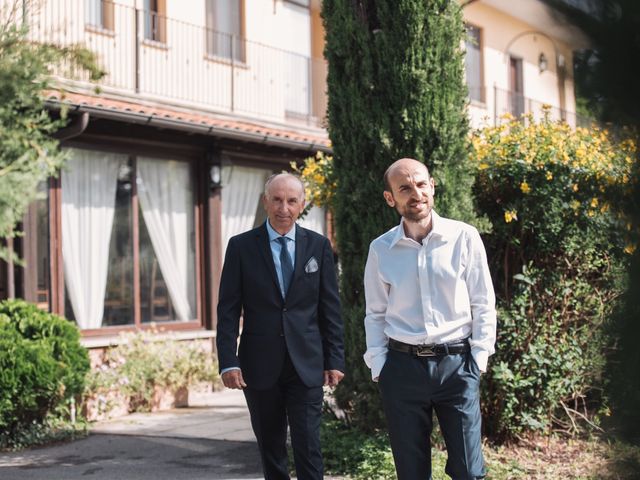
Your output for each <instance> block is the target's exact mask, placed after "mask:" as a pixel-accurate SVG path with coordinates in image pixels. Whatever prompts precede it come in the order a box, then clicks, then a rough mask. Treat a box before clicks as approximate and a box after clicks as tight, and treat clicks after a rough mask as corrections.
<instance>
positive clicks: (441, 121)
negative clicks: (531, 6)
mask: <svg viewBox="0 0 640 480" xmlns="http://www.w3.org/2000/svg"><path fill="white" fill-rule="evenodd" d="M322 15H323V19H324V26H325V29H326V33H327V34H326V48H325V57H326V58H327V60H328V64H329V73H328V94H329V106H328V120H329V136H330V138H331V141H332V144H333V154H334V165H333V167H334V174H335V177H334V178H335V179H337V190H336V194H335V209H334V211H335V225H336V236H337V242H338V250H339V256H340V264H341V294H342V301H343V316H344V319H345V349H346V355H347V372H346V373H347V375H346V377H345V379H344V380H343V382H342V383H341V384H340V385H339V387H338V389H337V391H336V398H337V400H338V402H339V404H340V406H341V407H343V408H345V409H347V410H348V411H350V412H351V413H352V419H354V420H355V421H356V422H357V423H358V424H359V425H360V426H362V427H364V428H375V427H378V426H381V425H383V420H382V409H381V406H380V401H379V395H378V392H377V389H376V388H375V384H374V383H372V381H371V377H370V373H369V370H368V369H367V368H366V366H365V365H364V362H363V360H362V355H363V353H364V350H365V338H364V327H363V318H364V294H363V286H362V277H363V271H364V264H365V261H366V257H367V252H368V246H369V243H370V242H371V240H373V239H374V238H375V237H377V236H378V235H381V234H382V233H384V232H385V231H386V230H388V229H389V228H390V227H392V226H394V225H396V224H397V222H398V220H399V218H398V216H397V214H396V213H395V212H394V211H393V210H392V209H390V208H389V207H388V206H387V205H386V204H385V202H384V200H383V197H382V189H383V184H382V177H383V174H384V171H385V170H386V168H387V167H388V166H389V165H390V164H391V162H393V161H394V160H397V159H399V158H401V157H413V158H415V159H418V160H420V161H422V162H425V163H426V164H427V165H428V166H429V168H430V169H431V171H432V173H433V176H434V177H435V179H436V184H437V190H436V191H437V197H436V208H437V209H438V211H439V212H440V213H442V214H444V215H447V216H453V217H456V218H459V219H464V220H469V219H470V216H471V215H473V208H472V202H471V195H470V192H471V184H472V182H473V178H472V175H471V174H470V173H469V171H468V169H467V161H468V159H467V155H466V154H467V151H468V149H467V131H468V121H467V117H466V115H465V103H466V90H465V86H464V81H463V77H464V66H463V52H462V50H461V48H460V46H461V44H462V43H463V40H464V34H465V33H464V26H463V23H462V17H461V12H460V8H459V6H458V3H457V2H456V1H453V0H376V1H375V2H373V1H361V2H351V1H345V0H325V1H324V2H323V11H322Z"/></svg>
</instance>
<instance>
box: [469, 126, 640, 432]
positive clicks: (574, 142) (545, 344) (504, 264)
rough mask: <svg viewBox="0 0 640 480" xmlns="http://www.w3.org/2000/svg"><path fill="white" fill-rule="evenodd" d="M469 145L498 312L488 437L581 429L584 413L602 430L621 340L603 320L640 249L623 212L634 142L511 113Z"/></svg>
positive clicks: (487, 400)
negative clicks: (612, 360) (611, 365)
mask: <svg viewBox="0 0 640 480" xmlns="http://www.w3.org/2000/svg"><path fill="white" fill-rule="evenodd" d="M471 143H472V145H473V149H472V153H471V160H472V164H474V165H475V168H476V175H475V176H476V181H475V184H474V195H475V199H476V203H477V206H478V208H479V210H480V213H481V214H483V215H484V216H486V217H487V218H488V220H489V221H490V223H491V231H490V232H489V233H487V234H486V235H485V237H484V240H485V244H486V247H487V251H488V256H489V260H490V265H491V268H492V274H493V281H494V284H495V286H496V296H497V300H498V311H499V313H498V315H499V324H498V339H497V347H496V355H495V356H494V357H493V358H492V366H491V368H490V370H489V373H488V374H487V376H486V380H485V382H484V385H483V388H484V390H483V398H484V401H483V409H484V412H483V413H484V419H485V427H486V429H487V433H488V434H489V435H490V436H492V437H493V438H495V439H500V438H502V439H509V438H516V437H518V436H519V435H521V434H523V433H526V432H528V431H534V430H542V431H548V430H550V429H560V430H563V431H566V432H570V433H575V430H576V428H577V425H579V424H580V422H581V421H582V420H584V419H585V412H588V415H587V416H586V418H588V420H589V422H591V424H594V423H597V411H598V408H602V405H603V403H602V399H601V398H599V397H598V395H599V392H600V391H601V387H602V378H603V372H604V365H605V359H606V357H605V355H606V352H608V351H610V350H611V348H610V347H611V343H612V341H611V338H610V337H609V336H608V335H609V334H610V331H609V330H608V329H607V328H603V325H605V324H606V321H607V319H608V318H609V316H610V315H611V312H612V310H613V308H614V306H615V301H616V299H617V298H618V296H619V294H620V292H621V291H622V278H623V276H622V274H621V272H622V265H623V264H624V262H625V261H627V260H628V258H629V255H627V254H628V253H630V252H632V251H633V248H634V245H633V242H632V241H631V239H632V235H631V234H632V233H633V232H632V227H631V224H630V223H629V221H628V220H627V218H626V217H625V214H624V213H623V212H624V205H625V202H628V200H629V196H630V194H631V189H632V182H633V181H634V176H633V175H632V174H631V172H632V168H633V163H634V160H633V159H635V158H636V154H637V152H636V148H637V147H636V143H635V141H634V140H631V139H627V140H623V141H620V140H618V139H616V138H614V137H613V136H612V135H611V134H610V133H609V132H607V131H606V130H603V129H600V128H596V127H593V128H589V129H587V128H576V129H574V128H572V127H571V126H569V125H567V124H565V123H560V122H552V121H551V120H549V118H548V116H545V118H543V119H542V120H541V121H540V122H535V121H534V120H533V118H531V117H524V118H522V119H519V120H517V119H513V118H512V119H510V120H509V121H507V122H506V123H504V124H502V125H500V126H496V127H488V128H485V129H482V130H478V131H476V132H474V133H473V135H472V138H471ZM625 252H626V253H625ZM578 412H580V413H578ZM583 425H584V422H583Z"/></svg>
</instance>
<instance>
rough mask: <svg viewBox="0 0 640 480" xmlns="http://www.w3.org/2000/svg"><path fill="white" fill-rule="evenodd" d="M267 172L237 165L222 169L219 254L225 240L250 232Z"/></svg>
mask: <svg viewBox="0 0 640 480" xmlns="http://www.w3.org/2000/svg"><path fill="white" fill-rule="evenodd" d="M269 175H271V171H270V170H264V169H262V168H252V167H240V166H238V165H234V166H225V167H223V168H222V185H223V186H224V187H223V188H222V250H223V251H222V253H223V258H224V252H226V250H227V244H228V243H229V239H230V238H231V237H233V236H234V235H237V234H239V233H242V232H246V231H247V230H249V229H251V228H253V223H254V222H255V219H256V211H257V209H258V208H259V203H260V198H261V197H262V193H263V191H264V183H265V182H266V181H267V178H269Z"/></svg>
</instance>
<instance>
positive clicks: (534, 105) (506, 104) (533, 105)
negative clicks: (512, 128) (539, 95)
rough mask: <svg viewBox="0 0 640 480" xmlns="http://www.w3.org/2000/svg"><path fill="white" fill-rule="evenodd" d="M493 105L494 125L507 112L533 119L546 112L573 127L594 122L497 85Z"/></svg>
mask: <svg viewBox="0 0 640 480" xmlns="http://www.w3.org/2000/svg"><path fill="white" fill-rule="evenodd" d="M493 105H494V124H496V125H497V124H500V123H501V122H503V121H504V115H505V114H507V113H508V114H511V115H513V116H514V117H515V118H520V117H522V116H523V115H524V116H531V117H532V118H533V120H535V121H539V120H541V119H542V118H543V116H544V115H545V114H546V115H548V116H549V119H550V120H552V121H558V120H562V121H564V122H566V123H568V124H569V125H571V126H573V127H588V126H591V125H592V124H593V122H594V120H593V119H592V118H588V117H584V116H582V115H579V114H577V113H575V112H571V111H569V110H566V109H562V108H560V107H557V106H553V105H550V104H548V103H545V102H540V101H538V100H534V99H532V98H527V97H525V96H524V95H522V94H519V93H516V92H512V91H509V90H503V89H500V88H497V87H494V88H493ZM543 107H544V109H543ZM545 112H546V113H545Z"/></svg>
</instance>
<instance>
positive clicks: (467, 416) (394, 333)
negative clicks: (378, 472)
mask: <svg viewBox="0 0 640 480" xmlns="http://www.w3.org/2000/svg"><path fill="white" fill-rule="evenodd" d="M384 182H385V191H384V198H385V200H386V202H387V204H388V205H389V206H390V207H393V208H395V209H396V210H397V211H398V213H399V214H400V215H401V216H402V219H401V221H400V224H399V225H398V226H396V227H394V228H392V229H391V230H389V231H388V232H387V233H385V234H383V235H381V236H380V237H378V238H376V239H375V240H374V241H373V242H371V246H370V248H369V256H368V259H367V265H366V268H365V278H364V284H365V298H366V317H365V330H366V337H367V351H366V352H365V355H364V359H365V362H366V363H367V365H368V366H369V368H371V376H372V379H373V380H374V381H376V382H378V385H379V389H380V394H381V397H382V402H383V405H384V410H385V415H386V417H387V423H388V426H389V436H390V439H391V448H392V450H393V457H394V461H395V465H396V472H397V474H398V479H399V480H416V479H430V478H431V445H430V440H429V438H430V434H431V430H432V427H433V420H432V412H433V410H435V412H436V415H437V416H438V422H439V424H440V429H441V431H442V434H443V437H444V440H445V443H446V446H447V453H448V460H447V467H446V473H447V474H448V475H449V476H451V478H453V479H454V480H462V479H464V480H467V479H476V478H483V477H484V476H485V469H484V461H483V457H482V448H481V428H480V427H481V426H480V422H481V418H480V399H479V385H480V375H481V373H482V372H484V371H485V370H486V368H487V360H488V358H489V356H490V355H491V354H492V353H493V352H494V343H495V338H496V311H495V295H494V292H493V285H492V282H491V276H490V274H489V267H488V265H487V257H486V253H485V249H484V245H483V244H482V240H481V239H480V235H479V233H478V231H477V230H476V229H475V228H474V227H472V226H470V225H467V224H465V223H462V222H458V221H455V220H450V219H446V218H443V217H440V216H439V215H438V214H437V213H436V212H435V211H434V210H433V195H434V191H435V186H434V182H433V179H432V178H431V177H430V175H429V171H428V170H427V167H426V166H425V165H424V164H422V163H421V162H419V161H417V160H414V159H410V158H402V159H400V160H398V161H396V162H394V163H393V164H392V165H391V166H390V167H389V168H388V169H387V171H386V173H385V176H384Z"/></svg>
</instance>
